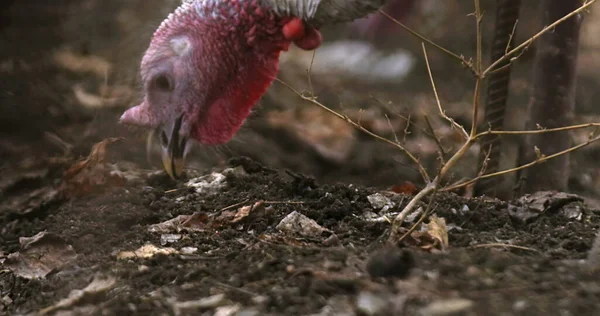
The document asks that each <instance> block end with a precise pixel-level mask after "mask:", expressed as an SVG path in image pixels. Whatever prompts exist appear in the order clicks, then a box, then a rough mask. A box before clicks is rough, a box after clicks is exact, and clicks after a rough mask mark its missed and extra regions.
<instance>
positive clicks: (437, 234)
mask: <svg viewBox="0 0 600 316" xmlns="http://www.w3.org/2000/svg"><path fill="white" fill-rule="evenodd" d="M427 232H428V233H429V235H431V236H432V237H433V238H435V239H437V240H438V241H439V242H440V246H441V247H442V250H446V249H448V227H447V226H446V220H445V219H444V218H443V217H437V215H435V214H434V215H431V216H430V217H429V223H428V224H427Z"/></svg>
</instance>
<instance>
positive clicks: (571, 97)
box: [520, 0, 583, 193]
mask: <svg viewBox="0 0 600 316" xmlns="http://www.w3.org/2000/svg"><path fill="white" fill-rule="evenodd" d="M542 4H543V6H542V10H543V14H544V25H548V24H550V23H552V22H554V21H556V20H558V19H560V18H562V17H563V16H565V15H567V14H568V13H570V12H572V11H573V10H575V9H577V8H578V7H580V6H581V4H582V1H581V0H561V1H556V0H543V1H542ZM582 19H583V18H582V16H581V15H576V16H573V17H571V18H570V19H568V20H567V21H565V22H564V23H562V24H560V25H558V26H557V27H556V29H554V30H550V31H549V32H547V33H546V34H545V35H543V36H542V37H541V38H540V40H539V42H538V44H537V52H536V59H535V65H534V69H533V93H532V98H531V101H530V105H529V115H528V116H527V117H528V118H529V122H528V123H527V128H528V129H536V128H538V126H541V127H542V128H555V127H561V126H566V125H570V124H572V119H573V113H574V109H575V82H576V81H575V77H576V65H577V52H578V46H579V30H580V27H581V22H582ZM570 145H571V137H570V135H569V133H567V132H561V133H545V134H537V135H529V136H528V137H527V138H526V141H525V147H524V148H521V159H520V162H521V163H527V162H530V161H533V160H535V159H536V157H537V156H536V152H535V150H534V147H537V148H539V151H540V152H541V154H544V155H550V154H553V153H556V152H558V151H561V150H564V149H566V148H568V147H569V146H570ZM569 175H570V170H569V156H568V155H564V156H561V157H558V158H555V159H552V160H549V161H547V162H545V163H542V164H539V165H535V166H533V167H531V168H529V169H526V170H524V171H523V172H522V174H521V178H522V179H524V181H523V187H521V188H520V189H521V193H529V192H535V191H539V190H560V191H565V190H566V189H567V186H568V181H569ZM523 176H524V177H523Z"/></svg>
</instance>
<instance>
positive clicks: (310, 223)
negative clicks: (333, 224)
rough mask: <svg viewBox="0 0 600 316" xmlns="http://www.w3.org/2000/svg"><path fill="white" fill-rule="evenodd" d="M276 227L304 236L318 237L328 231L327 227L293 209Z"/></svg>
mask: <svg viewBox="0 0 600 316" xmlns="http://www.w3.org/2000/svg"><path fill="white" fill-rule="evenodd" d="M275 228H276V229H278V230H280V231H283V232H287V233H295V234H299V235H301V236H304V237H320V236H321V234H322V233H323V232H329V230H328V229H326V228H324V227H322V226H321V225H319V224H317V222H315V221H314V220H312V219H310V218H308V217H306V215H303V214H301V213H298V212H296V211H293V212H292V213H290V214H288V215H287V216H286V217H285V218H283V219H282V220H281V222H279V224H277V226H276V227H275Z"/></svg>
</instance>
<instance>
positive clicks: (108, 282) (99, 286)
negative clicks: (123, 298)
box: [37, 276, 117, 315]
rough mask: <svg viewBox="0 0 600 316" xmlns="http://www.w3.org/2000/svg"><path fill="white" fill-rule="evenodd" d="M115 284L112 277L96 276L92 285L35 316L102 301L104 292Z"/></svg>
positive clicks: (74, 292) (74, 291)
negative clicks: (96, 300)
mask: <svg viewBox="0 0 600 316" xmlns="http://www.w3.org/2000/svg"><path fill="white" fill-rule="evenodd" d="M116 283H117V281H116V280H115V278H113V277H103V276H96V277H94V279H93V280H92V283H90V284H88V286H86V287H85V288H84V289H82V290H73V291H71V293H69V297H67V298H65V299H62V300H60V301H59V302H58V303H56V304H54V305H52V306H49V307H46V308H44V309H42V310H40V311H39V312H38V313H37V315H47V314H50V313H53V312H56V311H59V310H66V309H69V308H73V307H76V306H78V305H83V304H89V303H90V302H92V301H93V300H94V299H98V300H101V299H103V296H104V294H106V292H108V291H110V290H111V289H112V288H114V286H115V285H116ZM97 312H99V311H97ZM88 313H89V314H95V313H90V312H89V311H88ZM88 313H86V314H88ZM57 314H58V313H57ZM65 314H67V315H68V314H69V313H65ZM73 314H74V315H78V313H73ZM89 314H88V315H89Z"/></svg>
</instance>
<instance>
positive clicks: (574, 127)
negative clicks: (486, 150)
mask: <svg viewBox="0 0 600 316" xmlns="http://www.w3.org/2000/svg"><path fill="white" fill-rule="evenodd" d="M589 127H600V123H585V124H578V125H569V126H563V127H556V128H544V129H537V130H526V131H493V130H487V131H485V132H481V133H479V134H477V135H475V138H476V139H477V138H480V137H483V136H486V135H528V134H544V133H554V132H562V131H571V130H577V129H583V128H589Z"/></svg>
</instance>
